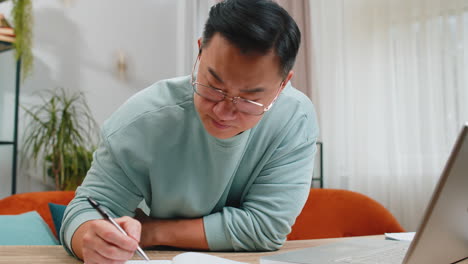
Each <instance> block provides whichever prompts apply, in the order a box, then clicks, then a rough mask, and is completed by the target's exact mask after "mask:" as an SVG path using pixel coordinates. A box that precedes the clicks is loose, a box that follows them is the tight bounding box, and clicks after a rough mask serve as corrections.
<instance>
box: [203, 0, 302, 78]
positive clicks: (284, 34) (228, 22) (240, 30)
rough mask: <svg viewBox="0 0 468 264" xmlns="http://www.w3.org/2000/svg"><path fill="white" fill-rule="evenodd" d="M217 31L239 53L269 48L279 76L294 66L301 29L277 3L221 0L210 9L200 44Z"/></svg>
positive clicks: (284, 75)
mask: <svg viewBox="0 0 468 264" xmlns="http://www.w3.org/2000/svg"><path fill="white" fill-rule="evenodd" d="M215 33H220V34H221V36H223V37H224V38H226V39H227V40H228V41H229V42H230V43H232V44H233V45H234V46H236V47H238V48H239V49H240V50H241V52H243V53H251V52H254V53H260V54H266V53H268V52H269V51H270V50H271V49H272V48H273V51H274V52H275V54H276V55H277V56H278V57H279V59H280V73H281V74H282V76H283V77H286V75H287V74H288V73H289V71H290V70H291V69H292V67H293V66H294V62H295V60H296V55H297V51H298V49H299V45H300V43H301V32H300V30H299V28H298V27H297V25H296V22H295V21H294V19H293V18H292V17H291V16H290V15H289V14H288V12H287V11H286V10H284V9H283V8H282V7H281V6H279V5H278V4H277V3H275V2H273V1H268V0H225V1H223V2H220V3H218V4H216V5H214V6H213V7H211V9H210V13H209V17H208V20H207V21H206V24H205V29H204V31H203V43H202V47H203V46H206V45H208V43H209V41H210V40H211V38H212V37H213V35H214V34H215Z"/></svg>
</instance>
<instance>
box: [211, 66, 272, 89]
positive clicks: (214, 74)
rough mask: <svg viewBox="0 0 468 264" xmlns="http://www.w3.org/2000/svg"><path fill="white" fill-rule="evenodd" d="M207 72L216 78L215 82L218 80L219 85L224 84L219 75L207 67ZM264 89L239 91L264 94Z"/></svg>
mask: <svg viewBox="0 0 468 264" xmlns="http://www.w3.org/2000/svg"><path fill="white" fill-rule="evenodd" d="M208 71H209V72H210V74H211V75H212V76H213V77H215V78H216V80H218V81H219V82H220V83H224V81H223V79H221V77H219V75H218V74H217V73H216V72H215V71H214V70H213V69H212V68H211V67H208ZM265 90H266V89H265V88H263V87H256V88H248V89H242V90H240V91H241V92H242V93H262V92H264V91H265Z"/></svg>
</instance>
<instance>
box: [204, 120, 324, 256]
mask: <svg viewBox="0 0 468 264" xmlns="http://www.w3.org/2000/svg"><path fill="white" fill-rule="evenodd" d="M302 121H303V122H299V123H298V124H297V125H296V126H293V127H291V128H290V129H289V132H288V133H287V135H286V137H285V138H284V139H283V140H282V142H281V143H280V145H279V146H278V147H277V149H276V150H275V151H274V153H273V155H272V156H271V157H270V159H269V160H268V162H267V163H266V164H265V165H264V166H263V168H262V169H261V171H260V173H259V174H258V176H257V177H256V178H255V180H254V181H253V183H252V184H251V185H250V187H249V188H248V190H247V191H246V194H245V196H244V198H243V200H242V201H241V204H240V206H239V207H238V208H237V207H225V208H223V210H222V211H221V212H218V213H214V214H211V215H208V216H205V217H204V227H205V233H206V236H207V240H208V244H209V247H210V249H211V250H214V251H224V250H235V251H270V250H277V249H279V248H280V247H281V246H282V245H283V243H284V242H285V240H286V236H287V234H289V233H290V231H291V226H292V225H293V224H294V221H295V219H296V217H297V216H298V215H299V213H300V212H301V210H302V207H303V206H304V204H305V202H306V200H307V197H308V195H309V190H310V184H311V178H312V171H313V164H314V156H315V152H316V140H317V136H318V128H317V126H316V125H315V121H313V120H312V121H311V120H308V121H307V118H305V119H304V120H302Z"/></svg>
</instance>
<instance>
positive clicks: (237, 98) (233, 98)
mask: <svg viewBox="0 0 468 264" xmlns="http://www.w3.org/2000/svg"><path fill="white" fill-rule="evenodd" d="M199 60H200V56H197V59H196V60H195V63H194V64H193V69H192V76H191V80H190V83H191V84H192V89H193V92H194V93H196V94H198V95H199V96H201V97H203V98H204V99H206V100H208V101H210V102H213V103H219V102H221V101H224V100H226V99H228V100H229V101H231V102H232V103H233V104H234V106H235V108H236V110H237V111H239V112H241V113H244V114H248V115H256V116H259V115H263V114H264V113H265V112H267V111H268V110H270V109H271V107H272V106H273V104H274V103H275V102H276V100H277V99H278V96H279V94H280V92H281V87H282V86H283V84H284V80H283V81H281V83H280V87H279V88H278V91H277V92H276V95H275V98H274V99H273V101H271V103H270V104H269V105H268V106H267V107H265V105H264V104H262V103H259V102H255V101H252V100H249V99H245V98H242V97H240V96H229V95H228V94H227V93H226V92H224V91H222V90H220V89H217V88H214V87H212V86H210V85H206V84H203V83H199V82H197V81H196V78H195V68H196V66H197V62H198V61H199ZM196 85H200V86H203V87H206V88H210V89H213V90H214V91H216V92H218V93H219V94H220V95H221V99H220V100H213V99H211V98H207V97H205V96H203V95H202V94H200V93H199V92H197V89H196V88H195V87H196ZM238 101H243V102H246V103H251V104H254V105H256V106H260V107H263V112H261V113H259V114H254V113H250V112H247V111H242V110H239V109H238V108H237V106H236V105H237V102H238Z"/></svg>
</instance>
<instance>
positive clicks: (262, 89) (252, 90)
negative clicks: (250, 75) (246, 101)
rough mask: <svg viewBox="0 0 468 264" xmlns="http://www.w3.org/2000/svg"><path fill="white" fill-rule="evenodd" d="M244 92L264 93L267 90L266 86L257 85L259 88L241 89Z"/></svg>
mask: <svg viewBox="0 0 468 264" xmlns="http://www.w3.org/2000/svg"><path fill="white" fill-rule="evenodd" d="M240 91H241V92H242V93H262V92H264V91H265V88H263V87H257V88H250V89H243V90H240Z"/></svg>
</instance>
